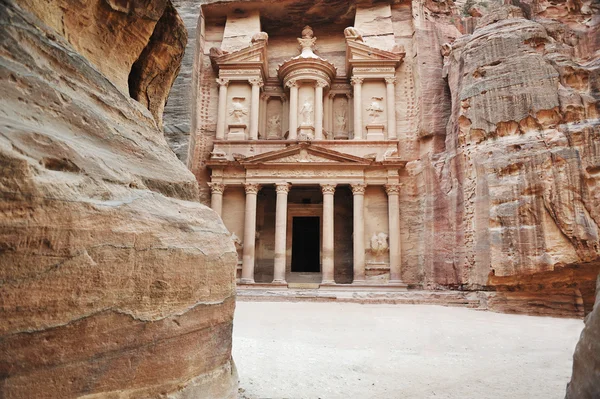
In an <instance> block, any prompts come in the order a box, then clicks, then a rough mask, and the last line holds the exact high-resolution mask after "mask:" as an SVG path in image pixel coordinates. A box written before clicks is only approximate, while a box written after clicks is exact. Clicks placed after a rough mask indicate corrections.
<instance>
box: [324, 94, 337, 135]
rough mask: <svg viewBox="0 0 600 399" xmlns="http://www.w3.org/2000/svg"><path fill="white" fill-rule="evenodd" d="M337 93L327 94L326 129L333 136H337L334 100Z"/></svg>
mask: <svg viewBox="0 0 600 399" xmlns="http://www.w3.org/2000/svg"><path fill="white" fill-rule="evenodd" d="M334 99H335V93H329V95H328V96H327V110H328V111H327V113H326V118H325V120H326V121H327V127H326V130H327V131H329V132H330V134H331V137H332V138H335V110H334V109H333V100H334Z"/></svg>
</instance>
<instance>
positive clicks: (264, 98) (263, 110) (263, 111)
mask: <svg viewBox="0 0 600 399" xmlns="http://www.w3.org/2000/svg"><path fill="white" fill-rule="evenodd" d="M269 97H270V96H269V95H268V94H267V93H263V94H261V95H260V117H259V122H260V123H259V126H260V128H259V129H258V132H259V133H260V137H262V138H263V139H266V138H267V106H268V105H269Z"/></svg>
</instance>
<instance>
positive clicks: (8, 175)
mask: <svg viewBox="0 0 600 399" xmlns="http://www.w3.org/2000/svg"><path fill="white" fill-rule="evenodd" d="M34 3H35V4H34ZM34 3H31V4H30V3H29V2H27V1H24V2H23V3H22V5H23V7H27V6H29V5H32V6H33V9H32V10H33V11H35V12H36V14H38V15H40V16H43V17H44V20H43V21H42V20H40V19H38V18H36V17H35V16H34V15H33V14H32V13H30V12H28V11H27V10H26V9H25V8H21V7H20V6H19V5H16V4H15V3H14V2H13V1H10V0H2V1H1V3H0V20H1V21H0V38H1V39H0V47H1V49H2V58H1V60H0V91H1V92H2V98H3V106H2V109H0V165H2V169H1V170H2V173H1V174H0V197H1V198H2V200H1V201H0V237H1V238H0V243H1V244H0V275H1V276H0V303H1V307H0V309H1V310H0V312H1V317H0V319H1V320H2V322H1V323H0V353H2V356H0V396H1V397H4V398H69V397H89V398H93V397H119V398H150V397H170V398H184V397H185V398H188V397H194V398H226V397H231V398H233V397H235V396H236V394H237V392H236V391H237V378H236V373H235V369H234V366H233V363H232V360H231V332H232V319H233V310H234V280H233V278H234V267H235V263H236V253H235V247H234V245H233V243H232V242H231V240H230V239H229V233H228V232H227V230H226V229H225V227H224V226H223V224H222V222H221V221H220V219H219V218H218V216H217V215H216V213H214V212H213V211H212V210H210V209H208V208H207V207H205V206H203V205H201V204H199V203H198V202H197V198H198V187H197V183H196V181H195V178H194V176H193V175H192V174H191V173H190V172H189V171H188V170H187V169H186V168H185V166H184V165H182V164H181V163H180V162H179V161H178V160H177V158H176V156H175V155H174V154H173V152H172V151H171V150H170V149H169V147H168V145H167V143H166V141H165V139H164V137H163V134H162V132H161V131H160V130H158V129H157V127H156V122H155V121H154V119H153V116H152V114H151V113H150V112H149V111H148V110H147V109H146V108H144V107H143V106H142V105H141V104H140V103H138V102H137V101H135V100H133V99H131V98H130V97H129V93H128V90H126V86H125V87H123V85H127V76H128V73H129V71H130V69H131V65H133V62H134V61H135V59H136V58H139V57H138V56H139V54H140V53H141V52H142V51H143V48H144V46H145V44H143V45H142V43H141V42H138V41H137V39H139V35H138V33H140V32H141V31H143V32H144V35H147V36H148V38H149V37H150V36H151V33H152V29H151V28H148V26H147V25H148V24H150V22H148V21H149V20H152V21H156V20H159V19H160V18H159V17H158V16H157V17H156V18H154V17H152V16H153V15H155V11H156V10H155V9H154V8H153V6H152V5H148V7H149V8H148V9H146V8H143V7H142V6H141V5H139V4H138V5H130V7H131V8H129V9H128V11H127V13H128V14H127V15H128V18H129V19H128V21H127V24H126V25H127V27H126V28H125V29H124V30H120V31H119V35H120V36H119V40H120V42H119V43H120V50H119V51H120V54H121V55H123V57H122V58H119V57H113V56H111V50H110V49H107V48H106V47H104V46H103V45H100V44H99V43H100V42H102V43H104V41H105V40H107V39H106V38H104V39H99V38H98V37H97V35H98V34H99V33H98V32H104V31H105V30H106V29H107V26H106V25H104V23H108V24H110V23H112V22H114V21H115V18H116V19H118V17H115V16H114V15H113V17H107V18H108V20H109V21H108V22H107V21H105V20H102V19H101V18H100V17H99V16H98V15H96V17H95V18H92V19H86V21H85V22H86V23H85V24H83V22H81V21H80V22H78V23H77V24H75V25H76V30H75V31H70V30H68V29H66V26H69V23H70V22H73V21H70V22H69V21H68V20H67V19H63V21H62V22H61V23H64V24H65V30H60V29H59V30H56V29H53V27H55V24H56V23H58V22H57V20H56V19H54V17H55V16H56V13H55V12H56V9H55V8H54V7H56V8H57V9H60V8H61V7H69V6H70V7H75V6H76V5H75V4H66V3H64V2H63V3H61V4H57V3H58V2H50V3H54V4H49V3H44V4H42V3H41V2H34ZM67 3H69V2H67ZM98 3H100V2H98ZM102 3H105V2H102ZM111 4H112V3H110V2H106V4H104V5H100V4H96V5H95V7H92V6H90V7H91V8H93V9H94V10H95V12H99V10H103V9H104V8H103V7H104V6H108V5H111ZM36 7H46V8H44V10H46V11H48V12H47V13H45V12H39V11H40V10H39V9H36ZM111 7H113V8H114V7H116V6H115V5H114V4H113V5H112V6H111ZM91 8H90V9H91ZM111 9H112V8H111ZM86 10H88V9H87V8H84V9H83V11H82V12H85V11H86ZM63 11H64V9H63ZM69 15H71V18H77V17H78V16H80V15H79V14H77V13H70V14H69ZM102 15H104V14H102ZM149 15H150V16H149ZM111 21H112V22H111ZM108 30H110V29H108ZM76 32H79V33H81V34H80V35H77V34H76ZM63 35H65V37H64V38H63ZM84 39H85V47H86V51H81V52H82V53H83V54H80V53H79V52H78V49H77V46H72V45H71V43H73V42H77V40H80V42H79V44H80V45H82V44H83V42H81V41H82V40H84ZM97 40H100V42H99V41H97ZM114 44H117V43H116V42H115V43H114ZM128 44H129V45H130V46H131V47H129V46H128ZM134 48H135V50H134ZM134 53H137V54H138V56H133V54H134ZM102 54H104V55H102ZM128 54H129V55H128ZM163 54H168V52H166V53H163ZM165 56H166V55H165ZM87 57H89V59H88V58H87ZM125 59H127V60H128V61H127V62H126V63H124V64H123V65H121V64H120V63H121V62H124V60H125ZM106 63H108V64H106ZM110 63H117V64H110ZM163 65H164V64H163ZM146 67H147V69H146V70H147V72H148V73H153V72H156V71H157V70H158V72H157V73H158V74H160V70H161V68H160V66H159V68H154V67H152V65H151V64H147V65H146ZM148 87H152V86H151V85H149V86H148ZM167 91H168V90H167ZM163 93H164V91H163Z"/></svg>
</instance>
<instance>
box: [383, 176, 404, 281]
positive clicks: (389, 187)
mask: <svg viewBox="0 0 600 399" xmlns="http://www.w3.org/2000/svg"><path fill="white" fill-rule="evenodd" d="M385 192H386V193H387V195H388V217H389V229H390V234H389V240H390V284H394V283H401V282H402V277H401V267H402V259H401V254H400V250H401V248H400V205H399V203H398V200H399V198H398V197H399V194H400V184H386V185H385Z"/></svg>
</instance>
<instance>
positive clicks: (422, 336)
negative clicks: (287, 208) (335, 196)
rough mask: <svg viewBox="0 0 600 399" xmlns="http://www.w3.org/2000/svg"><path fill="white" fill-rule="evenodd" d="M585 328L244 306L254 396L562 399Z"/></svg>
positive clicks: (424, 313)
mask: <svg viewBox="0 0 600 399" xmlns="http://www.w3.org/2000/svg"><path fill="white" fill-rule="evenodd" d="M582 328H583V321H581V320H575V319H553V318H549V317H532V316H520V315H507V314H499V313H492V312H484V311H476V310H471V309H464V308H446V307H441V306H427V305H360V304H353V303H333V302H332V303H311V302H297V303H293V302H292V303H290V302H238V304H237V309H236V313H235V321H234V335H233V337H234V338H233V357H234V360H235V362H236V364H237V367H238V371H239V375H240V388H241V392H242V395H241V396H240V397H247V398H252V399H254V398H302V399H305V398H306V399H308V398H322V399H329V398H345V399H348V398H357V399H362V398H365V399H366V398H417V399H419V398H435V399H449V398H453V399H454V398H457V399H458V398H460V399H469V398H474V399H485V398H490V399H492V398H493V399H501V398H510V399H531V398H543V399H552V398H557V399H558V398H561V399H562V398H564V395H565V387H566V384H567V382H568V381H569V379H570V375H571V365H572V355H573V350H574V348H575V344H576V343H577V340H578V338H579V334H580V332H581V330H582Z"/></svg>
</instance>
